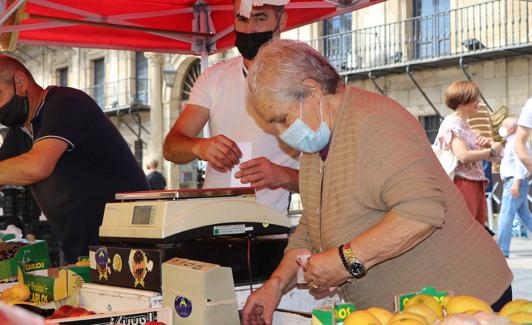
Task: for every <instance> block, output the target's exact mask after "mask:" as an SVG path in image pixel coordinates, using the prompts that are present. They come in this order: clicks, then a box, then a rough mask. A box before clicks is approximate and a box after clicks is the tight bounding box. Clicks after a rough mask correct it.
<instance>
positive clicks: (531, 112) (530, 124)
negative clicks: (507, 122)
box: [517, 98, 532, 128]
mask: <svg viewBox="0 0 532 325" xmlns="http://www.w3.org/2000/svg"><path fill="white" fill-rule="evenodd" d="M517 124H518V125H522V126H524V127H527V128H532V98H529V99H528V100H527V102H526V104H525V106H524V107H523V109H522V110H521V115H519V120H518V121H517Z"/></svg>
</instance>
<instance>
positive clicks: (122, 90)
mask: <svg viewBox="0 0 532 325" xmlns="http://www.w3.org/2000/svg"><path fill="white" fill-rule="evenodd" d="M148 89H149V80H148V79H147V78H138V79H137V78H127V79H121V80H117V81H113V82H108V83H105V84H102V85H96V86H92V87H89V88H87V89H85V92H86V93H87V94H89V96H91V97H92V98H94V100H95V101H96V103H98V105H100V107H101V108H102V110H104V111H115V110H119V109H122V108H129V107H145V106H148V105H149V102H150V98H149V93H148Z"/></svg>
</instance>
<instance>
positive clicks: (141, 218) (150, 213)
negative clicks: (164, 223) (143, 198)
mask: <svg viewBox="0 0 532 325" xmlns="http://www.w3.org/2000/svg"><path fill="white" fill-rule="evenodd" d="M156 213H157V207H155V206H152V205H141V206H136V207H134V208H133V219H132V220H131V223H132V224H134V225H151V224H152V223H153V218H154V217H155V214H156Z"/></svg>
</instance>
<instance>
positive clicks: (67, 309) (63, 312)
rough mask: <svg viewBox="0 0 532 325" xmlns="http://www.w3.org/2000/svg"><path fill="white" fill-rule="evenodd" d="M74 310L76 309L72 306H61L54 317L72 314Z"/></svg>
mask: <svg viewBox="0 0 532 325" xmlns="http://www.w3.org/2000/svg"><path fill="white" fill-rule="evenodd" d="M72 308H74V307H72V306H70V305H64V306H61V307H59V308H58V309H57V310H56V311H55V312H54V315H68V313H69V312H70V310H72Z"/></svg>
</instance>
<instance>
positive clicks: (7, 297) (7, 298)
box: [0, 288, 12, 302]
mask: <svg viewBox="0 0 532 325" xmlns="http://www.w3.org/2000/svg"><path fill="white" fill-rule="evenodd" d="M11 293H12V290H11V288H7V289H5V290H4V291H3V292H2V297H0V299H1V300H2V301H3V302H9V301H11V300H12V299H11Z"/></svg>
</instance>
